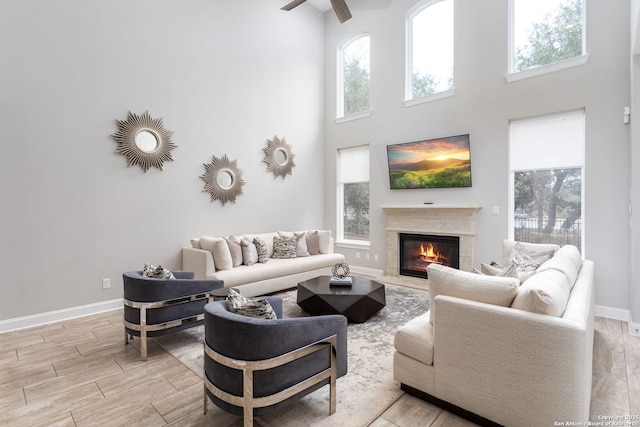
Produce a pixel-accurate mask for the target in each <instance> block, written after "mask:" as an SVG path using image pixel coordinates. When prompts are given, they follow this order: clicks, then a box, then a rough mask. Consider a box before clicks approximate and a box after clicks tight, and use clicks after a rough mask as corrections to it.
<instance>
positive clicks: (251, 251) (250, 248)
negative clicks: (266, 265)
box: [240, 239, 258, 265]
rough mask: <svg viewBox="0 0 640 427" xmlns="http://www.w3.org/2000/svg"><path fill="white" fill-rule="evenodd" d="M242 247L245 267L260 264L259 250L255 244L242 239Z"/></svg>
mask: <svg viewBox="0 0 640 427" xmlns="http://www.w3.org/2000/svg"><path fill="white" fill-rule="evenodd" d="M240 246H241V247H242V263H243V264H244V265H253V264H255V263H256V262H258V249H257V248H256V245H255V244H253V243H252V242H250V241H248V240H247V239H242V240H241V241H240Z"/></svg>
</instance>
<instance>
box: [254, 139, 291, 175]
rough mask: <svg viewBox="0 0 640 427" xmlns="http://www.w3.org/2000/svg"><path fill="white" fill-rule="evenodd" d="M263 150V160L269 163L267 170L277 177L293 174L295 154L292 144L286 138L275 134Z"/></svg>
mask: <svg viewBox="0 0 640 427" xmlns="http://www.w3.org/2000/svg"><path fill="white" fill-rule="evenodd" d="M262 151H264V160H262V161H263V162H264V163H266V164H267V170H268V171H269V172H272V173H273V176H274V177H275V178H277V177H279V176H280V177H282V179H284V178H285V176H287V175H291V169H293V167H294V166H295V165H296V164H295V162H294V161H293V158H294V157H295V154H293V153H292V152H291V145H289V144H287V141H286V140H285V139H284V138H278V137H277V136H274V137H273V139H269V140H268V142H267V147H266V148H263V149H262Z"/></svg>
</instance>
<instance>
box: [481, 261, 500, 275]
mask: <svg viewBox="0 0 640 427" xmlns="http://www.w3.org/2000/svg"><path fill="white" fill-rule="evenodd" d="M503 270H504V267H502V268H501V267H498V266H495V265H493V264H486V263H481V264H480V271H481V272H482V273H483V274H486V275H488V276H497V275H499V274H500V273H501V272H502V271H503Z"/></svg>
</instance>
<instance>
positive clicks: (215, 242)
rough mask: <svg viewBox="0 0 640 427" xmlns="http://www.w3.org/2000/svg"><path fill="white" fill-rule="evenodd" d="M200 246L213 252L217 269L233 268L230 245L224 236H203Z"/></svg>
mask: <svg viewBox="0 0 640 427" xmlns="http://www.w3.org/2000/svg"><path fill="white" fill-rule="evenodd" d="M200 247H201V248H202V249H204V250H207V251H209V252H211V254H212V255H213V266H214V268H215V269H216V270H231V269H232V268H233V260H232V259H231V252H230V251H229V245H228V244H227V241H226V240H224V239H223V238H222V237H209V236H202V237H201V238H200Z"/></svg>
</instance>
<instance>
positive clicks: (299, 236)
mask: <svg viewBox="0 0 640 427" xmlns="http://www.w3.org/2000/svg"><path fill="white" fill-rule="evenodd" d="M293 235H294V236H295V237H296V256H297V257H299V256H309V255H310V254H309V250H308V249H307V233H306V232H305V231H303V232H302V233H293Z"/></svg>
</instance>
